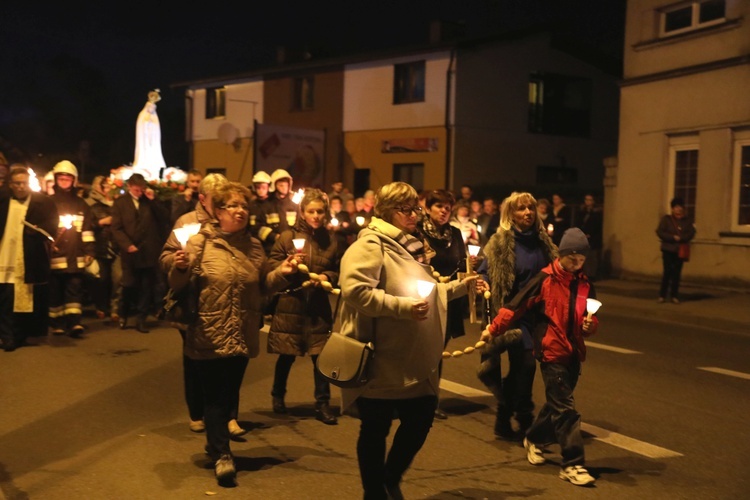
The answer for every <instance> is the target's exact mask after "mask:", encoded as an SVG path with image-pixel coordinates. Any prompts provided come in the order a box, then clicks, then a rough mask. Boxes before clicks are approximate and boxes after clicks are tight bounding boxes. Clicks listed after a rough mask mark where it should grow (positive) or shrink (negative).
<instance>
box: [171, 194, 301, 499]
mask: <svg viewBox="0 0 750 500" xmlns="http://www.w3.org/2000/svg"><path fill="white" fill-rule="evenodd" d="M250 196H251V195H250V190H249V189H247V188H246V187H245V186H243V185H242V184H240V183H238V182H226V183H221V184H219V185H217V187H216V189H215V191H214V192H213V193H212V195H211V199H212V202H213V205H214V216H215V218H216V221H211V222H208V223H205V224H203V226H202V227H201V229H200V231H199V232H198V234H196V235H194V236H192V237H190V239H189V240H188V242H187V244H186V246H185V250H178V251H176V252H175V253H174V259H173V261H172V266H171V269H170V271H169V275H168V281H169V286H170V287H172V288H173V289H174V290H175V291H176V292H179V291H180V290H182V289H183V288H184V287H186V286H189V283H190V279H191V276H192V275H193V274H195V275H196V276H195V277H194V278H193V279H194V280H195V281H196V282H197V289H198V292H197V293H198V297H197V302H198V318H197V320H196V321H195V322H193V323H192V324H189V325H187V330H186V335H185V343H184V353H185V355H186V356H188V357H189V358H190V359H192V360H193V361H194V362H195V363H194V364H195V367H196V369H197V371H198V378H199V380H200V383H201V388H202V390H203V397H204V420H205V425H206V440H207V444H206V453H207V454H208V455H209V456H210V457H211V460H212V461H213V462H214V472H215V474H216V478H217V480H218V482H219V485H221V486H227V487H231V486H234V485H235V484H236V483H235V478H236V469H235V465H234V458H233V456H232V451H231V449H230V446H229V441H230V431H229V427H228V425H229V421H230V420H231V419H232V412H233V410H234V409H235V408H237V406H238V404H239V397H240V387H241V385H242V378H243V377H244V375H245V369H246V368H247V364H248V360H249V358H255V357H257V356H258V354H259V351H260V348H259V345H260V334H259V330H260V324H261V310H260V305H261V294H262V293H264V291H266V290H267V289H268V290H276V289H280V288H281V287H283V285H284V283H285V280H284V278H283V275H284V274H290V273H292V272H293V271H294V267H293V265H292V264H291V262H290V261H291V260H292V258H291V257H290V258H289V259H288V260H286V261H284V262H283V263H282V264H281V265H279V266H278V267H277V268H276V269H275V270H273V271H271V267H270V266H269V263H268V261H267V259H266V255H265V252H264V251H263V247H262V245H261V243H260V241H258V240H257V239H256V238H253V237H252V236H251V234H250V227H249V225H248V219H249V206H250Z"/></svg>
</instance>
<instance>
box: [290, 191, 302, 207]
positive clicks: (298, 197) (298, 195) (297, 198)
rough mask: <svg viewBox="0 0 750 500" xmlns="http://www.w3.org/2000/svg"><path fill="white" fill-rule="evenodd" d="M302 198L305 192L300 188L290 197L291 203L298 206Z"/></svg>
mask: <svg viewBox="0 0 750 500" xmlns="http://www.w3.org/2000/svg"><path fill="white" fill-rule="evenodd" d="M303 196H305V190H304V189H301V188H300V189H299V190H298V191H297V192H296V193H294V194H293V195H292V201H293V202H294V203H296V204H298V205H299V202H300V201H302V197H303Z"/></svg>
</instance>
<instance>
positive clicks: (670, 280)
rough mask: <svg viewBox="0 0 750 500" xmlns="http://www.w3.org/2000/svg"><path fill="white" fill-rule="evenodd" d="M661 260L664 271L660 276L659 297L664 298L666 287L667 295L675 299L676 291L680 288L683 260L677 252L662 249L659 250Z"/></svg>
mask: <svg viewBox="0 0 750 500" xmlns="http://www.w3.org/2000/svg"><path fill="white" fill-rule="evenodd" d="M661 260H662V264H663V266H664V273H663V274H662V277H661V288H660V289H659V297H662V298H666V296H667V289H669V296H670V297H671V298H673V299H676V298H678V297H677V291H678V290H679V288H680V276H681V275H682V262H683V260H682V259H681V258H679V257H678V256H677V253H675V252H665V251H664V250H662V252H661Z"/></svg>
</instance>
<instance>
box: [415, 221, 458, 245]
mask: <svg viewBox="0 0 750 500" xmlns="http://www.w3.org/2000/svg"><path fill="white" fill-rule="evenodd" d="M422 231H423V232H424V234H425V235H426V236H427V237H428V238H432V239H433V240H441V241H445V242H446V244H447V246H446V248H449V247H450V246H451V242H452V241H453V235H452V233H451V225H450V224H446V225H444V226H443V227H442V228H440V227H438V226H436V225H435V223H434V222H433V220H432V219H431V218H430V217H425V218H424V219H423V220H422Z"/></svg>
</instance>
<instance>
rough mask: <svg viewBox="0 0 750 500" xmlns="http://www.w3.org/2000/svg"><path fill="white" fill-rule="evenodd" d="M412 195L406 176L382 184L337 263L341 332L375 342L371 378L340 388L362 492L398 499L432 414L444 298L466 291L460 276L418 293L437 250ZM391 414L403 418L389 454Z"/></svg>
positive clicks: (429, 277) (443, 324)
mask: <svg viewBox="0 0 750 500" xmlns="http://www.w3.org/2000/svg"><path fill="white" fill-rule="evenodd" d="M417 198H418V197H417V192H416V191H415V190H414V188H413V187H411V186H410V185H409V184H406V183H403V182H392V183H390V184H387V185H385V186H383V187H381V188H380V189H379V190H378V193H377V195H376V202H375V207H374V215H375V216H374V217H373V218H372V220H371V222H370V224H369V225H368V227H367V228H365V229H363V230H362V231H361V232H360V233H359V236H358V239H357V241H355V242H354V243H353V244H352V245H351V246H350V247H349V249H348V250H347V251H346V253H345V254H344V257H343V259H342V261H341V272H340V277H339V280H340V281H339V283H340V286H341V294H342V299H343V305H342V309H341V316H340V319H341V332H342V333H343V334H344V335H348V336H351V337H355V338H357V339H360V340H363V341H366V342H369V341H372V342H373V343H374V344H375V357H374V358H373V365H372V371H371V372H370V381H369V382H368V383H367V384H366V385H365V386H363V387H359V388H355V389H342V396H343V406H344V409H345V410H346V409H348V408H349V407H350V406H355V407H356V413H358V415H359V417H360V418H361V420H362V424H361V427H360V434H359V439H358V441H357V458H358V460H359V470H360V476H361V478H362V486H363V488H364V492H365V498H386V495H390V497H393V498H401V494H400V482H401V477H402V476H403V474H404V473H405V472H406V470H407V469H408V467H409V465H410V464H411V462H412V460H413V459H414V457H415V456H416V454H417V452H418V451H419V450H420V449H421V447H422V445H423V444H424V442H425V440H426V439H427V434H428V433H429V431H430V427H432V421H433V418H434V416H435V408H436V407H437V395H438V391H439V374H438V366H439V364H440V360H441V359H442V352H443V346H444V345H445V343H444V338H445V328H446V315H447V305H448V301H449V300H452V299H454V298H457V297H461V296H463V295H466V282H467V280H464V281H451V282H449V283H437V284H436V287H435V288H434V289H433V290H432V291H431V292H430V294H429V295H427V297H425V298H419V295H418V293H417V282H418V280H422V281H426V282H432V283H435V279H434V278H433V276H432V272H431V269H430V266H429V260H430V258H431V256H432V255H434V252H433V251H432V250H431V249H430V248H429V246H426V245H425V244H424V243H423V242H422V240H421V239H420V237H419V233H418V231H417V216H418V214H419V212H420V210H421V209H420V207H419V204H418V199H417ZM474 278H475V277H470V278H468V280H471V279H474ZM394 413H397V414H398V418H399V420H400V421H401V423H400V425H399V428H398V430H397V431H396V434H395V436H394V437H393V444H392V446H391V449H390V452H389V453H388V458H387V459H386V438H387V436H388V433H389V431H390V427H391V422H392V419H393V415H394Z"/></svg>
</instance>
